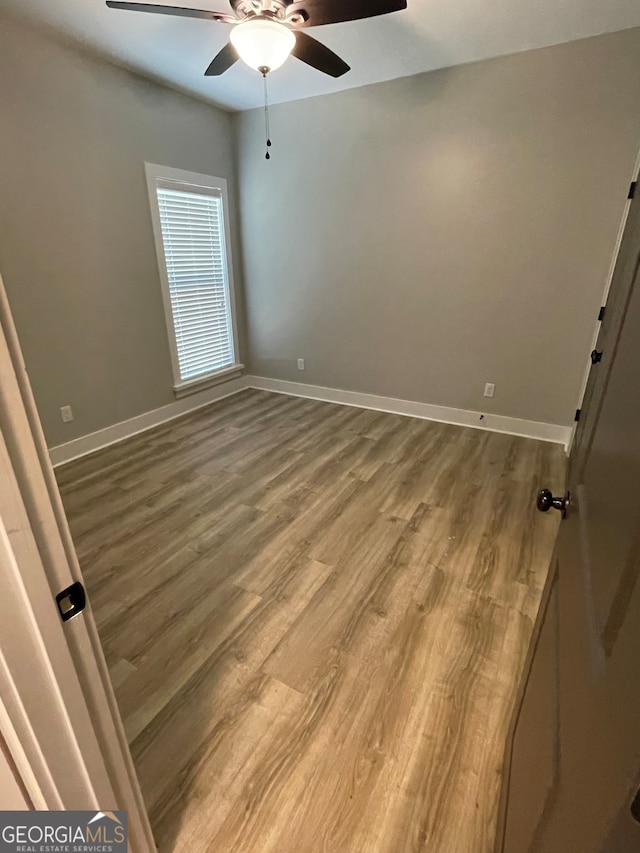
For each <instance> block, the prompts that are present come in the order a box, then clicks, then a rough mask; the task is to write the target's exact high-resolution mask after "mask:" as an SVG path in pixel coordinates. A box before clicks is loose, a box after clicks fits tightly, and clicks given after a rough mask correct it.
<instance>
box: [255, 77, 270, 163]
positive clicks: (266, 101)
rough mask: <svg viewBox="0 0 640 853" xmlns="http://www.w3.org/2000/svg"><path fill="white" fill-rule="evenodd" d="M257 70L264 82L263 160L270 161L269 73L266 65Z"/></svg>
mask: <svg viewBox="0 0 640 853" xmlns="http://www.w3.org/2000/svg"><path fill="white" fill-rule="evenodd" d="M258 70H259V71H260V72H261V73H262V79H263V80H264V132H265V137H266V140H267V153H266V154H265V155H264V159H265V160H270V159H271V154H270V153H269V149H270V148H271V138H270V135H269V92H268V90H267V74H268V73H269V69H268V68H267V66H266V65H263V66H262V67H261V68H260V69H258Z"/></svg>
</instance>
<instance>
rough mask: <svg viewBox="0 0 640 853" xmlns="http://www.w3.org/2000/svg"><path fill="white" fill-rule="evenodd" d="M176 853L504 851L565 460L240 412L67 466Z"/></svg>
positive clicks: (380, 422) (236, 408)
mask: <svg viewBox="0 0 640 853" xmlns="http://www.w3.org/2000/svg"><path fill="white" fill-rule="evenodd" d="M57 476H58V480H59V483H60V487H61V491H62V495H63V500H64V504H65V507H66V510H67V513H68V517H69V522H70V525H71V529H72V532H73V535H74V538H75V542H76V546H77V549H78V554H79V557H80V562H81V565H82V567H83V570H84V573H85V578H86V583H87V588H88V592H89V596H90V599H91V602H92V606H93V609H94V612H95V615H96V618H97V621H98V626H99V630H100V634H101V637H102V641H103V644H104V649H105V654H106V656H107V660H108V663H109V666H110V669H111V673H112V678H113V683H114V687H115V690H116V694H117V696H118V701H119V705H120V709H121V712H122V716H123V719H124V722H125V727H126V729H127V733H128V736H129V739H130V743H131V749H132V753H133V757H134V761H135V763H136V767H137V770H138V774H139V778H140V782H141V785H142V789H143V792H144V795H145V799H146V802H147V806H148V808H149V813H150V817H151V823H152V826H153V829H154V833H155V836H156V839H157V842H158V846H159V849H160V850H161V851H163V853H168V851H195V853H214V851H215V853H343V852H344V853H413V852H414V851H425V853H427V851H428V853H488V851H491V850H492V844H493V836H494V829H495V820H496V810H497V801H498V794H499V786H500V771H501V761H502V754H503V749H504V743H505V737H506V731H507V726H508V722H509V717H510V713H511V708H512V703H513V699H514V694H515V690H516V686H517V680H518V677H519V674H520V671H521V667H522V664H523V658H524V655H525V652H526V648H527V643H528V640H529V636H530V633H531V629H532V621H533V619H534V617H535V613H536V609H537V606H538V603H539V598H540V594H541V590H542V587H543V584H544V579H545V576H546V573H547V570H548V565H549V558H550V555H551V550H552V547H553V541H554V539H555V534H556V531H557V518H552V517H551V516H543V515H541V514H540V513H537V512H535V510H534V498H535V493H536V491H537V489H539V488H540V487H541V486H549V487H550V488H552V489H554V490H558V491H562V486H563V480H564V455H563V451H562V448H560V447H559V446H556V445H551V444H545V443H542V442H536V441H532V440H529V439H521V438H514V437H511V436H506V435H498V434H493V433H488V432H482V431H479V430H471V429H465V428H462V427H454V426H448V425H444V424H438V423H431V422H428V421H421V420H417V419H412V418H404V417H401V416H396V415H391V414H383V413H379V412H372V411H365V410H360V409H355V408H350V407H345V406H336V405H332V404H330V403H322V402H316V401H310V400H302V399H297V398H293V397H285V396H282V395H277V394H270V393H266V392H259V391H247V392H243V393H242V394H241V395H237V396H235V397H232V398H229V399H228V400H224V401H221V402H219V403H217V404H215V405H213V406H211V407H209V408H207V409H204V410H201V411H199V412H196V413H194V414H192V415H190V416H188V417H185V418H183V419H181V420H178V421H174V422H173V423H169V424H167V425H164V426H161V427H159V428H157V429H155V430H153V431H150V432H146V433H144V434H142V435H139V436H136V437H134V438H132V439H130V440H129V441H127V442H124V443H121V444H119V445H116V446H113V447H110V448H107V449H105V450H104V451H101V452H99V453H96V454H94V455H92V456H90V457H86V458H84V459H80V460H78V461H76V462H73V463H71V464H69V465H66V466H65V467H63V468H60V469H58V470H57Z"/></svg>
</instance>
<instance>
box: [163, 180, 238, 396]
mask: <svg viewBox="0 0 640 853" xmlns="http://www.w3.org/2000/svg"><path fill="white" fill-rule="evenodd" d="M156 192H157V198H158V211H159V214H160V225H161V229H162V243H163V247H164V258H165V264H166V272H167V279H168V284H169V297H170V302H171V314H172V319H173V329H174V333H175V344H176V350H177V358H178V364H179V369H180V377H179V378H180V380H181V381H188V380H194V379H198V378H200V377H203V376H206V375H208V374H212V373H215V372H216V371H220V370H223V369H224V368H228V367H229V366H230V365H233V364H234V361H235V348H234V341H233V322H232V316H231V305H230V298H229V276H228V268H227V258H226V249H225V247H226V243H225V233H224V210H223V204H222V196H221V193H220V192H219V191H217V190H215V189H213V188H206V189H205V188H203V189H202V191H201V190H200V189H199V188H198V189H194V190H193V191H192V190H188V189H177V188H172V187H167V186H162V185H160V184H159V183H158V184H157V186H156Z"/></svg>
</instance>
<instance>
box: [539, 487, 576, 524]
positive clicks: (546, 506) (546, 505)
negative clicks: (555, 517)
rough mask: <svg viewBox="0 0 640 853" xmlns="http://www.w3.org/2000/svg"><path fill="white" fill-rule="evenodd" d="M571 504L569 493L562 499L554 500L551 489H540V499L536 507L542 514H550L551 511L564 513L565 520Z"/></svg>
mask: <svg viewBox="0 0 640 853" xmlns="http://www.w3.org/2000/svg"><path fill="white" fill-rule="evenodd" d="M568 504H569V493H568V492H567V494H566V495H563V496H562V497H561V498H554V496H553V494H552V493H551V491H550V489H540V491H539V492H538V498H537V500H536V506H537V507H538V509H539V510H540V512H549V510H550V509H557V510H559V511H560V512H561V513H562V517H563V518H564V517H565V516H566V514H567V506H568Z"/></svg>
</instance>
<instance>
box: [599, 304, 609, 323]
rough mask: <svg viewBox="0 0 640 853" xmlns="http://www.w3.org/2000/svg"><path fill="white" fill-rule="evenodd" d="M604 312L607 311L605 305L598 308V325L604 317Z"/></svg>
mask: <svg viewBox="0 0 640 853" xmlns="http://www.w3.org/2000/svg"><path fill="white" fill-rule="evenodd" d="M606 311H607V306H606V305H603V306H602V307H601V308H600V311H598V322H599V323H602V321H603V320H604V315H605V313H606Z"/></svg>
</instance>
